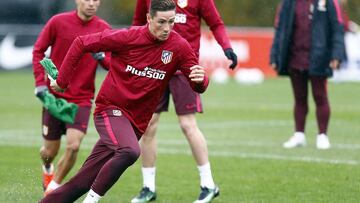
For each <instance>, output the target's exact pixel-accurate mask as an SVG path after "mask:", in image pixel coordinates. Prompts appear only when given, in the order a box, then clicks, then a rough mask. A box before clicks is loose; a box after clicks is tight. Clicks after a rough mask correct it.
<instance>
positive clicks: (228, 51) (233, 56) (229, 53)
mask: <svg viewBox="0 0 360 203" xmlns="http://www.w3.org/2000/svg"><path fill="white" fill-rule="evenodd" d="M224 52H225V56H226V57H227V58H228V59H229V60H231V61H232V63H231V65H230V66H229V68H230V69H232V70H234V69H235V67H236V65H237V63H238V62H237V56H236V54H235V52H234V51H233V49H231V48H229V49H225V51H224Z"/></svg>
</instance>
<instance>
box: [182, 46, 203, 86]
mask: <svg viewBox="0 0 360 203" xmlns="http://www.w3.org/2000/svg"><path fill="white" fill-rule="evenodd" d="M184 41H185V40H184ZM178 61H179V67H180V70H181V72H182V73H183V74H184V75H185V77H186V78H187V79H188V82H189V84H190V86H191V88H192V89H193V90H194V91H195V92H198V93H203V92H205V90H206V89H207V87H208V85H209V78H208V76H207V75H206V72H205V68H204V67H202V66H200V65H198V60H197V57H196V55H195V53H194V51H193V49H192V48H191V47H190V45H189V44H188V43H187V42H186V41H185V42H184V43H183V46H182V47H181V54H180V57H179V60H178Z"/></svg>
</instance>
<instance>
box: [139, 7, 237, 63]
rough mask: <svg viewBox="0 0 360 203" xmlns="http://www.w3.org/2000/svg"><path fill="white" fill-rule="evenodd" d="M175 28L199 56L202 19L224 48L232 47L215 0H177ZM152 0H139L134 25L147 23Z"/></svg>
mask: <svg viewBox="0 0 360 203" xmlns="http://www.w3.org/2000/svg"><path fill="white" fill-rule="evenodd" d="M176 2H177V4H176V18H175V26H174V30H175V31H176V32H178V33H179V34H180V35H181V36H182V37H184V38H185V39H186V40H187V41H188V42H189V43H190V45H191V47H192V48H193V49H194V51H195V53H196V55H197V57H199V48H200V35H201V19H204V20H205V23H206V24H207V25H208V26H209V27H210V30H211V31H212V33H213V34H214V37H215V39H216V41H217V42H218V43H219V44H220V46H221V47H222V49H223V50H225V49H228V48H231V45H230V41H229V37H228V35H227V33H226V30H225V26H224V22H223V21H222V19H221V17H220V14H219V12H218V11H217V9H216V7H215V3H214V0H185V1H184V0H183V1H180V0H178V1H176ZM149 7H150V0H137V4H136V9H135V14H134V19H133V25H145V24H146V22H147V21H146V13H148V12H149Z"/></svg>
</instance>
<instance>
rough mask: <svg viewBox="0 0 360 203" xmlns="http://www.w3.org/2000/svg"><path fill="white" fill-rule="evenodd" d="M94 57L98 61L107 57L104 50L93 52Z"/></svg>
mask: <svg viewBox="0 0 360 203" xmlns="http://www.w3.org/2000/svg"><path fill="white" fill-rule="evenodd" d="M91 55H92V57H93V58H94V59H95V60H97V61H102V60H104V58H105V53H104V52H97V53H91Z"/></svg>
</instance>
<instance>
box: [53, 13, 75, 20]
mask: <svg viewBox="0 0 360 203" xmlns="http://www.w3.org/2000/svg"><path fill="white" fill-rule="evenodd" d="M73 15H74V11H67V12H63V13H58V14H56V15H54V16H53V17H51V18H50V20H64V19H67V18H71V16H73Z"/></svg>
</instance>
